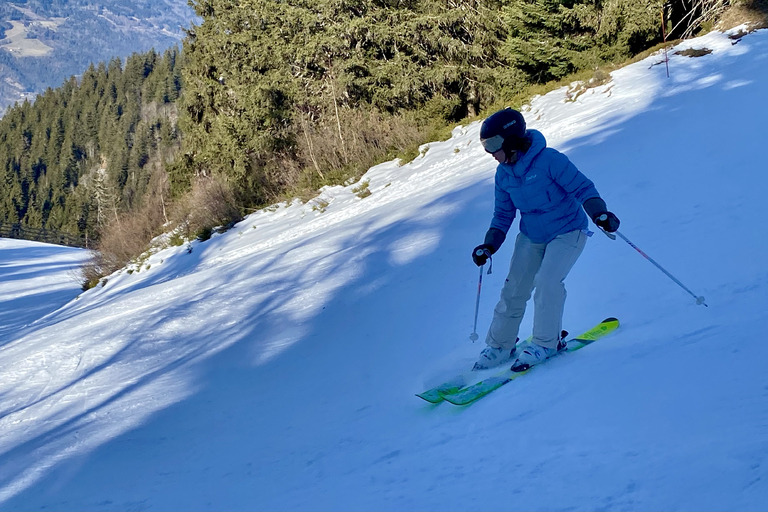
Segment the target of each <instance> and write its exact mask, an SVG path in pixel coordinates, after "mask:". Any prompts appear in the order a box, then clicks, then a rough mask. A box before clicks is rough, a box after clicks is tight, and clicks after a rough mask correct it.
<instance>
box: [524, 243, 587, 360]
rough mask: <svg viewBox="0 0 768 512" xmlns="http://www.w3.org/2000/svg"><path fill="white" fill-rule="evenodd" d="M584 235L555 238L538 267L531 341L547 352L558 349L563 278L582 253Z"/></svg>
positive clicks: (549, 244) (561, 322)
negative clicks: (547, 350) (544, 348)
mask: <svg viewBox="0 0 768 512" xmlns="http://www.w3.org/2000/svg"><path fill="white" fill-rule="evenodd" d="M586 243H587V235H586V234H585V233H584V232H583V231H581V230H577V231H571V232H570V233H566V234H564V235H560V236H558V237H556V238H555V239H554V240H552V241H551V242H549V243H548V244H547V246H546V251H545V253H544V258H543V260H542V262H541V267H540V269H539V272H538V274H536V279H535V286H536V293H535V295H534V298H533V301H534V315H533V341H534V342H535V343H536V344H538V345H540V346H542V347H546V348H552V349H553V348H557V342H558V339H559V338H560V332H561V331H562V329H563V309H564V307H565V297H566V291H565V284H564V283H563V281H564V280H565V277H566V276H567V275H568V272H570V270H571V268H573V265H574V263H576V260H577V259H578V258H579V256H580V255H581V253H582V251H583V250H584V246H585V245H586Z"/></svg>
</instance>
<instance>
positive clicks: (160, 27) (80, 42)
mask: <svg viewBox="0 0 768 512" xmlns="http://www.w3.org/2000/svg"><path fill="white" fill-rule="evenodd" d="M194 19H195V14H194V12H193V10H192V8H191V7H189V5H188V4H187V0H101V1H99V2H95V1H93V0H24V1H20V0H11V1H3V2H0V115H2V114H3V113H4V112H5V110H6V109H7V108H8V107H9V106H12V105H13V104H14V103H15V102H16V101H19V100H23V99H24V98H34V97H35V96H36V95H37V94H38V93H40V92H43V91H44V90H45V89H46V88H47V87H58V86H59V85H61V84H62V82H64V80H66V79H67V78H69V77H70V76H72V75H79V74H81V73H82V72H83V71H85V69H86V68H87V67H88V65H89V64H90V63H92V62H93V63H97V62H102V61H109V60H111V59H112V58H115V57H120V58H124V57H126V56H128V55H130V54H132V53H134V52H144V51H147V50H149V49H150V48H155V49H156V50H158V51H159V52H162V51H163V50H165V49H166V48H168V47H171V46H174V45H177V44H180V42H181V39H182V38H183V37H184V30H183V29H184V28H188V27H189V26H190V25H191V23H192V21H193V20H194Z"/></svg>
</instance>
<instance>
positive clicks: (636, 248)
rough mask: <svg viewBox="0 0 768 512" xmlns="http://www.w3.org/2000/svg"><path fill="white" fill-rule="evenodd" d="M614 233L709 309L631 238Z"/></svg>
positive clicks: (698, 296) (613, 237)
mask: <svg viewBox="0 0 768 512" xmlns="http://www.w3.org/2000/svg"><path fill="white" fill-rule="evenodd" d="M606 218H607V217H606ZM603 232H604V233H605V234H606V235H608V237H609V238H611V239H613V240H615V239H616V236H611V235H613V233H608V232H607V231H605V230H603ZM614 233H615V234H616V235H618V236H619V237H620V238H621V239H622V240H624V241H625V242H627V243H628V244H629V246H630V247H632V248H633V249H634V250H636V251H637V252H639V253H640V255H641V256H642V257H643V258H645V259H647V260H648V261H650V262H651V263H653V264H654V265H655V266H656V268H658V269H659V270H661V271H662V272H664V274H665V275H666V276H667V277H668V278H670V279H671V280H672V281H674V282H675V283H677V285H678V286H680V288H682V289H683V290H685V291H686V292H688V293H689V294H690V295H691V296H692V297H693V298H694V299H696V304H697V305H700V304H703V305H704V307H707V308H708V307H709V306H708V305H707V303H706V302H704V301H705V299H704V297H702V296H701V295H696V294H695V293H693V292H692V291H691V290H690V289H688V287H687V286H685V285H684V284H683V283H681V282H680V280H679V279H677V278H676V277H675V276H673V275H672V274H670V273H669V272H668V271H667V270H666V269H665V268H664V267H662V266H661V265H659V264H658V263H656V260H654V259H653V258H651V257H650V256H648V255H647V254H645V252H643V250H642V249H640V248H639V247H638V246H636V245H635V244H633V243H632V241H631V240H630V239H629V238H627V237H626V236H624V235H623V234H622V233H621V232H620V231H618V230H617V231H615V232H614Z"/></svg>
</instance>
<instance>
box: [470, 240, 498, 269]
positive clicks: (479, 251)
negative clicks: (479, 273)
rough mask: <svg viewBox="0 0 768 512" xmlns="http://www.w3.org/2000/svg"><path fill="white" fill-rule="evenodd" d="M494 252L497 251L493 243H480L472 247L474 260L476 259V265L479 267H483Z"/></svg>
mask: <svg viewBox="0 0 768 512" xmlns="http://www.w3.org/2000/svg"><path fill="white" fill-rule="evenodd" d="M494 252H496V248H495V247H493V246H492V245H491V244H481V245H478V246H477V247H475V248H474V249H472V261H474V262H475V265H477V266H478V267H482V266H483V265H485V262H486V261H488V258H490V257H491V255H492V254H493V253H494Z"/></svg>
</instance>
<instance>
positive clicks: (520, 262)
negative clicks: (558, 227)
mask: <svg viewBox="0 0 768 512" xmlns="http://www.w3.org/2000/svg"><path fill="white" fill-rule="evenodd" d="M545 247H546V245H545V244H534V243H533V242H531V240H530V239H529V238H528V237H527V236H525V235H524V234H522V233H519V234H518V235H517V240H516V241H515V249H514V252H513V253H512V260H511V261H510V263H509V274H508V275H507V280H506V282H505V283H504V287H503V288H502V290H501V298H500V299H499V302H498V303H497V304H496V308H495V309H494V311H493V320H492V322H491V326H490V328H489V329H488V336H487V337H486V340H485V342H486V343H487V344H488V345H489V346H491V347H494V348H505V349H511V348H512V347H514V346H515V341H516V340H517V335H518V331H519V330H520V322H521V321H522V320H523V315H524V314H525V305H526V302H528V299H530V298H531V292H532V291H533V284H534V278H535V277H536V273H537V272H538V270H539V266H540V265H541V261H542V258H543V256H544V248H545Z"/></svg>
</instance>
